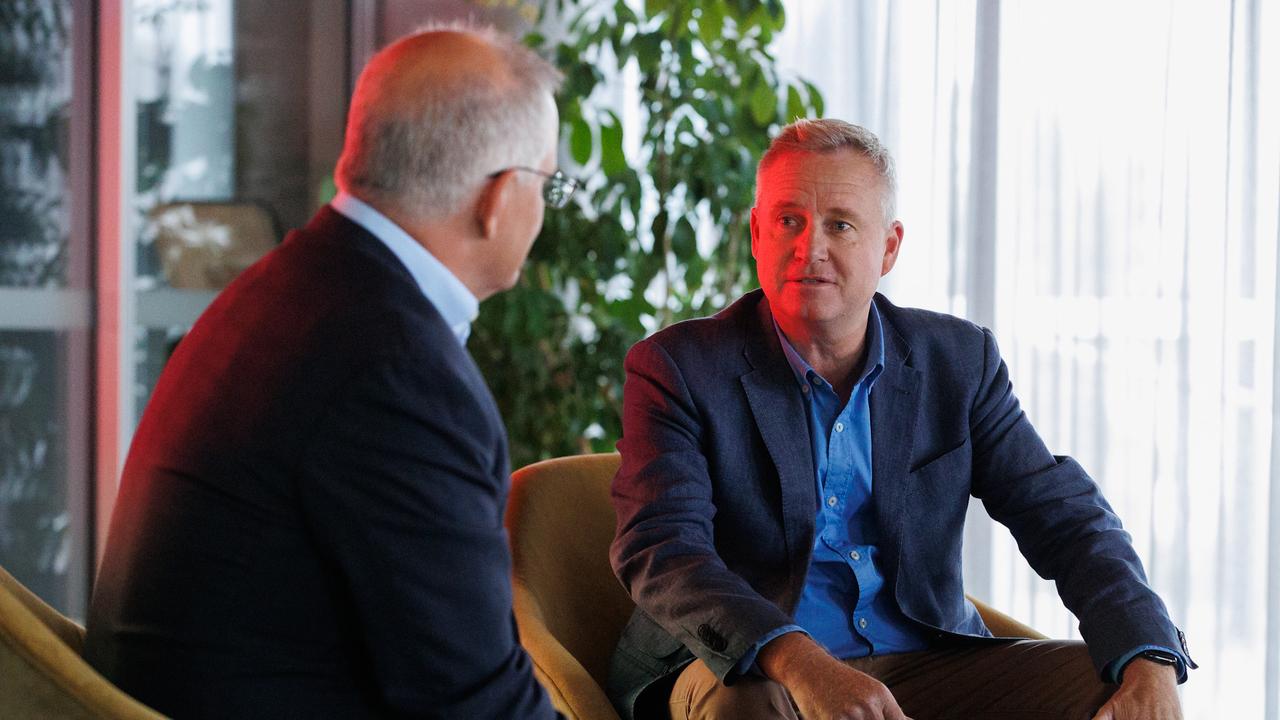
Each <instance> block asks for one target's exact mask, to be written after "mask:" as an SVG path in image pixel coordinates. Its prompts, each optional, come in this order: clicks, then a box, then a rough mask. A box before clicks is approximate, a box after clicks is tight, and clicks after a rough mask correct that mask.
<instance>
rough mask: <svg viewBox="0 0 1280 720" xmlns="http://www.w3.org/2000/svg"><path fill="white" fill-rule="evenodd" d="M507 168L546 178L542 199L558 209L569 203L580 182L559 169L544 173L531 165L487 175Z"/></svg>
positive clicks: (543, 184)
mask: <svg viewBox="0 0 1280 720" xmlns="http://www.w3.org/2000/svg"><path fill="white" fill-rule="evenodd" d="M508 170H520V171H523V172H529V173H533V174H534V175H541V176H542V177H544V178H546V180H544V181H543V183H542V199H543V200H546V201H547V204H548V205H550V206H551V207H553V208H555V209H557V210H559V209H560V208H562V207H564V206H565V205H568V204H569V199H570V198H572V197H573V192H574V191H575V190H577V189H578V185H579V184H580V183H579V182H578V180H577V178H571V177H569V176H568V175H565V174H564V173H562V172H560V171H559V170H557V171H555V172H553V173H545V172H542V171H541V170H537V169H534V168H531V167H509V168H503V169H502V170H499V171H497V172H495V173H492V174H491V175H489V177H490V178H496V177H498V176H499V175H501V174H502V173H504V172H507V171H508Z"/></svg>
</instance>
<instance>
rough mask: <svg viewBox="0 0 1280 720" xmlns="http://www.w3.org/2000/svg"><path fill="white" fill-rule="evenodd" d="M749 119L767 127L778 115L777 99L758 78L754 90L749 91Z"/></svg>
mask: <svg viewBox="0 0 1280 720" xmlns="http://www.w3.org/2000/svg"><path fill="white" fill-rule="evenodd" d="M750 103H751V117H752V118H754V119H755V121H756V124H758V125H768V124H769V123H770V122H772V121H773V120H774V119H775V118H776V117H777V114H778V97H777V95H774V91H773V88H772V87H770V86H769V84H768V83H766V82H764V76H763V75H761V76H759V80H758V82H757V83H756V85H755V88H754V89H753V90H752V91H751V100H750Z"/></svg>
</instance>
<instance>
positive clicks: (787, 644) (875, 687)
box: [756, 633, 911, 720]
mask: <svg viewBox="0 0 1280 720" xmlns="http://www.w3.org/2000/svg"><path fill="white" fill-rule="evenodd" d="M756 664H757V665H759V666H760V669H761V670H763V671H764V674H765V675H768V676H769V678H770V679H772V680H774V681H776V682H778V683H781V684H782V686H783V687H785V688H786V689H787V691H788V692H790V693H791V699H792V700H793V701H795V704H796V707H797V708H799V709H800V717H802V718H805V720H911V719H910V718H908V717H907V716H906V715H904V714H903V713H902V708H900V707H898V701H897V700H894V699H893V694H892V693H890V692H889V688H887V687H885V686H884V684H882V683H881V682H880V681H879V680H876V679H875V678H873V677H871V676H870V675H867V674H866V673H861V672H858V671H857V670H854V669H853V668H851V667H849V666H848V665H845V664H844V663H842V662H840V661H839V660H837V659H835V658H833V657H831V656H830V655H829V654H827V652H826V651H825V650H823V649H822V648H821V647H819V646H818V644H817V643H815V642H814V641H813V640H812V639H810V638H809V637H808V636H807V635H804V634H803V633H787V634H786V635H781V636H779V637H777V638H775V639H773V640H771V641H770V642H769V643H768V644H767V645H765V646H764V647H763V648H760V654H759V655H757V656H756Z"/></svg>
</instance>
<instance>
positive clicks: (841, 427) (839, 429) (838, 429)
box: [836, 422, 844, 432]
mask: <svg viewBox="0 0 1280 720" xmlns="http://www.w3.org/2000/svg"><path fill="white" fill-rule="evenodd" d="M836 432H844V423H842V422H838V423H836Z"/></svg>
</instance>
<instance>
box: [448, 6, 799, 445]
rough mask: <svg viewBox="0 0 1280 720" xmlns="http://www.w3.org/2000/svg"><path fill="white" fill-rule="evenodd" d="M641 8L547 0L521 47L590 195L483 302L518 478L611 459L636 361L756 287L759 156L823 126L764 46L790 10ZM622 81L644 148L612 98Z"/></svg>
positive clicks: (481, 333) (481, 359)
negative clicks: (544, 61) (537, 71)
mask: <svg viewBox="0 0 1280 720" xmlns="http://www.w3.org/2000/svg"><path fill="white" fill-rule="evenodd" d="M635 5H636V3H633V2H629V1H628V0H614V1H611V2H603V3H601V2H585V1H581V0H549V1H548V2H547V3H546V4H545V5H544V7H543V11H544V17H543V19H542V22H540V23H539V25H538V26H537V30H536V31H535V32H534V33H532V34H530V36H529V37H528V38H527V40H528V42H529V43H530V44H531V45H533V46H535V47H540V48H542V49H543V50H544V51H546V52H549V53H551V54H552V55H553V56H554V58H555V62H556V64H557V65H558V66H559V67H560V68H561V69H562V70H563V71H564V72H565V75H566V82H565V87H564V89H563V91H562V92H561V93H560V98H559V109H560V121H561V126H562V127H561V130H562V132H561V135H562V138H563V140H564V142H565V143H566V144H567V151H568V154H569V156H570V157H571V158H572V160H573V162H574V163H575V164H576V165H577V166H578V170H580V171H581V173H580V174H581V175H582V176H583V178H584V179H585V180H586V181H587V182H586V185H587V187H586V191H585V192H583V193H582V195H581V197H580V198H579V199H578V200H577V201H576V203H575V204H574V205H571V206H570V207H569V208H566V209H565V210H561V211H555V212H549V213H548V214H547V219H546V224H545V226H544V227H543V230H542V234H541V236H540V237H539V240H538V242H537V243H536V244H535V245H534V248H533V251H532V254H531V256H530V259H529V264H528V266H527V268H526V271H525V273H524V275H523V277H522V279H521V281H520V284H519V285H518V286H517V287H516V288H515V289H514V290H513V291H512V292H509V293H505V294H501V295H498V296H496V297H495V298H493V299H491V300H489V301H487V302H486V303H485V304H484V306H483V308H482V311H481V315H480V318H479V320H478V321H477V323H476V326H475V329H474V332H473V334H472V339H471V342H470V348H471V351H472V354H473V355H474V356H475V358H476V360H477V362H478V363H479V365H480V367H481V369H482V371H483V372H484V374H485V376H486V378H487V380H488V381H489V384H490V387H492V388H493V391H494V395H495V397H496V398H497V401H498V404H499V406H500V408H501V410H502V414H503V417H504V418H505V419H506V422H507V427H508V432H509V434H510V437H511V460H512V465H513V466H514V467H519V466H520V465H523V464H526V463H529V462H532V461H535V460H538V459H540V458H545V457H552V456H558V455H567V454H573V453H579V452H590V451H608V450H611V449H612V448H613V444H614V443H615V442H616V441H617V438H618V436H619V434H620V433H621V421H620V410H621V399H622V383H623V369H622V361H623V357H624V355H625V354H626V351H627V349H628V348H629V347H630V346H631V345H632V343H634V342H635V341H637V340H639V339H641V338H642V337H644V335H645V334H647V333H649V332H652V331H653V330H655V329H657V328H659V327H662V326H665V325H667V324H670V323H671V322H674V321H677V320H681V319H685V318H689V317H695V316H699V315H706V314H708V313H712V312H714V311H716V310H718V309H719V308H721V307H723V306H724V305H725V304H727V303H728V302H730V301H732V300H733V299H734V298H735V297H736V296H737V295H738V294H739V293H741V292H743V291H744V290H746V289H748V288H749V287H751V286H753V285H754V273H753V272H752V270H751V267H752V266H751V261H750V256H751V252H750V236H749V229H748V228H749V225H748V222H749V220H748V218H749V213H750V208H751V206H752V198H753V192H754V185H755V166H756V162H757V160H758V159H759V157H760V155H761V153H763V151H764V149H765V148H766V147H767V145H768V142H769V138H770V137H771V136H772V133H773V132H775V131H776V130H777V128H778V127H779V126H780V125H781V124H785V123H786V122H789V121H790V120H792V119H794V118H796V117H814V116H820V115H821V114H822V98H821V95H820V93H819V92H818V90H817V89H816V88H815V87H814V86H813V85H812V84H811V83H809V82H807V81H804V80H802V79H799V78H795V77H788V76H787V75H786V74H785V73H784V72H783V71H782V70H781V69H780V68H779V66H778V63H777V60H776V58H775V56H774V55H773V54H772V52H771V50H770V46H771V44H772V41H773V39H774V36H775V34H776V33H777V32H778V31H779V30H780V29H781V28H782V26H783V23H784V22H785V16H784V11H783V7H782V3H781V1H780V0H702V1H701V2H686V1H680V0H649V1H648V2H645V3H644V6H643V7H642V8H638V7H634V6H635ZM553 31H554V35H559V36H562V39H559V40H554V39H552V38H553ZM629 63H631V64H632V65H631V67H632V68H633V69H632V70H630V71H627V70H624V69H625V68H627V67H628V64H629ZM626 73H629V76H630V77H634V78H638V89H637V91H638V99H639V104H640V107H639V112H638V117H639V121H638V125H637V127H635V129H634V132H635V133H636V134H637V135H638V137H635V138H630V137H624V128H623V125H624V123H623V121H622V115H623V114H624V113H623V111H622V108H620V107H618V106H616V103H610V102H608V101H606V100H604V99H603V97H604V95H605V93H604V92H603V91H605V90H607V89H609V88H616V87H618V85H617V82H621V80H619V78H622V77H623V76H624V74H626ZM610 78H612V79H614V80H615V83H614V84H613V85H607V80H608V79H610ZM628 131H630V129H629V130H628ZM626 146H630V147H631V152H627V151H625V150H624V147H626Z"/></svg>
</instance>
